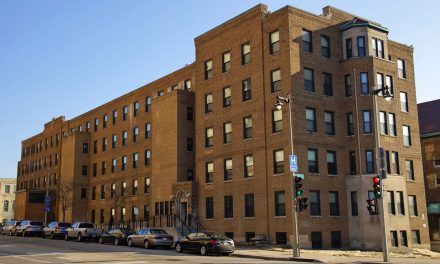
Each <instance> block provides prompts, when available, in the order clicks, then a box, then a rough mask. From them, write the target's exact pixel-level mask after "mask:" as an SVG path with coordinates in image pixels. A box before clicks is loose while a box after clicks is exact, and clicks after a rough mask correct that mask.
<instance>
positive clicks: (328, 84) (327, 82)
mask: <svg viewBox="0 0 440 264" xmlns="http://www.w3.org/2000/svg"><path fill="white" fill-rule="evenodd" d="M322 79H323V84H322V85H323V89H324V95H327V96H333V82H332V75H331V74H330V73H326V72H324V73H322Z"/></svg>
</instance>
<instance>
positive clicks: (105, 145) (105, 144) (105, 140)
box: [102, 137, 107, 152]
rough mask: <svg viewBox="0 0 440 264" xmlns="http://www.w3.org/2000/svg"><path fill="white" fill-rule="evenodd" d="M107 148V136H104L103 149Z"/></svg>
mask: <svg viewBox="0 0 440 264" xmlns="http://www.w3.org/2000/svg"><path fill="white" fill-rule="evenodd" d="M106 150H107V138H106V137H103V138H102V151H103V152H104V151H106Z"/></svg>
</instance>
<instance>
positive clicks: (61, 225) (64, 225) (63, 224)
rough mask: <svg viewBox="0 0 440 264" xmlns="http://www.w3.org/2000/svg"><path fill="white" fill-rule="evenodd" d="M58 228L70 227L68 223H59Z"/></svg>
mask: <svg viewBox="0 0 440 264" xmlns="http://www.w3.org/2000/svg"><path fill="white" fill-rule="evenodd" d="M58 226H59V227H70V224H69V223H59V224H58Z"/></svg>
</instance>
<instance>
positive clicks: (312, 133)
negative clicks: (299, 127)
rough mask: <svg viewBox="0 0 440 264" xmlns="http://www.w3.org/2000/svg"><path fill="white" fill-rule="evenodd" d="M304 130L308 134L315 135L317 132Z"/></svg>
mask: <svg viewBox="0 0 440 264" xmlns="http://www.w3.org/2000/svg"><path fill="white" fill-rule="evenodd" d="M306 132H307V133H308V134H310V135H316V134H317V133H318V132H316V131H307V130H306Z"/></svg>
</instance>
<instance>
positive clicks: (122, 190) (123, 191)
mask: <svg viewBox="0 0 440 264" xmlns="http://www.w3.org/2000/svg"><path fill="white" fill-rule="evenodd" d="M126 190H127V182H125V181H123V182H122V183H121V196H125V192H126Z"/></svg>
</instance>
